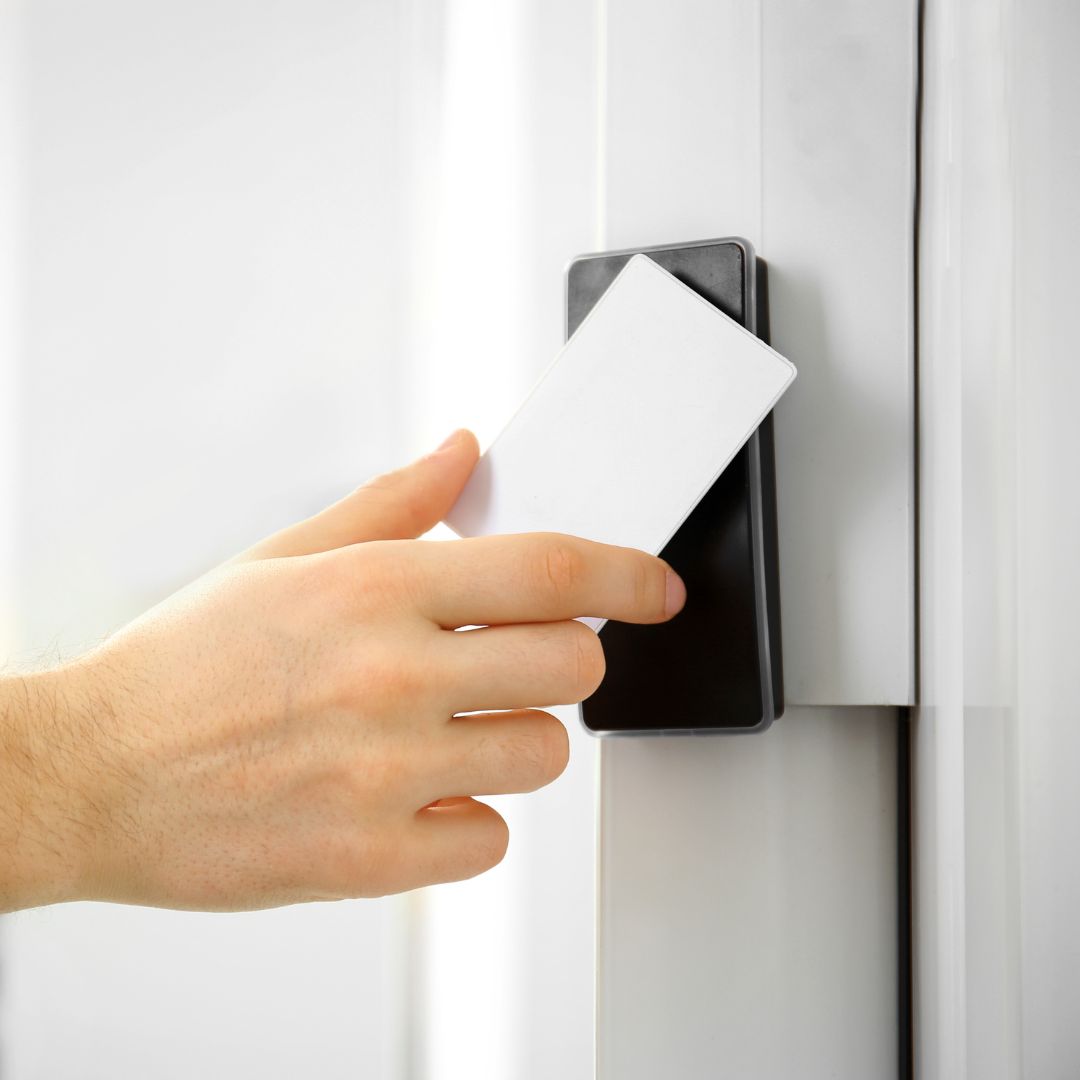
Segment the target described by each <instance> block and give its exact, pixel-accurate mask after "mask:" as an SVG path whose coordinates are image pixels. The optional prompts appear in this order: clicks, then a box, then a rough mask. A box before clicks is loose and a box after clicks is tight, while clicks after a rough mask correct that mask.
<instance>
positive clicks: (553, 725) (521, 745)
mask: <svg viewBox="0 0 1080 1080" xmlns="http://www.w3.org/2000/svg"><path fill="white" fill-rule="evenodd" d="M506 753H507V759H508V765H509V767H510V769H511V771H512V772H513V773H514V774H515V775H518V776H520V777H521V784H522V790H524V791H535V790H536V789H537V788H539V787H543V786H544V785H545V784H550V783H551V781H552V780H554V779H555V778H556V777H557V776H559V775H560V774H561V773H562V771H563V770H564V769H565V768H566V763H567V761H568V759H569V754H570V742H569V738H568V737H567V734H566V728H565V727H563V725H562V724H561V723H560V722H559V721H558V720H557V719H556V718H555V717H554V716H552V715H551V714H550V713H545V712H534V713H532V714H531V715H530V722H529V723H528V726H525V727H523V728H522V729H521V731H519V732H518V733H516V735H515V736H514V737H513V738H512V739H511V740H509V742H508V745H507V748H506Z"/></svg>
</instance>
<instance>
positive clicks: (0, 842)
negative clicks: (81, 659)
mask: <svg viewBox="0 0 1080 1080" xmlns="http://www.w3.org/2000/svg"><path fill="white" fill-rule="evenodd" d="M71 708H72V702H71V700H70V687H69V680H68V679H67V678H66V677H65V675H64V674H63V672H61V671H49V672H40V673H36V674H32V675H25V676H11V677H7V678H2V679H0V911H14V910H17V909H19V908H26V907H37V906H39V905H41V904H51V903H56V902H58V901H61V900H68V899H72V898H73V897H72V888H73V883H74V881H75V880H76V877H77V872H78V862H79V859H78V855H77V853H78V851H79V843H78V841H79V837H80V835H81V834H82V833H83V832H84V831H85V822H84V821H83V820H82V817H83V815H81V814H80V813H78V812H77V808H76V805H75V804H76V800H75V798H74V791H73V790H72V785H71V782H70V780H69V778H68V777H69V770H68V769H67V767H66V763H65V761H64V757H65V753H66V750H65V746H64V745H63V744H64V742H66V741H67V740H62V739H61V738H60V736H59V732H60V730H61V726H62V725H61V724H60V723H58V720H59V719H60V718H61V717H62V716H66V715H68V714H70V712H71Z"/></svg>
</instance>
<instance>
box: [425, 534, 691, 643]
mask: <svg viewBox="0 0 1080 1080" xmlns="http://www.w3.org/2000/svg"><path fill="white" fill-rule="evenodd" d="M414 559H415V566H414V569H415V572H416V576H417V577H418V579H419V581H418V592H419V594H420V605H421V609H422V613H423V614H425V615H426V616H427V617H428V618H430V619H432V620H433V621H434V622H436V623H438V624H439V625H440V626H443V627H458V626H488V625H493V624H498V623H529V622H549V621H554V620H561V619H575V618H578V617H580V616H583V615H592V616H597V617H599V618H605V619H618V620H621V621H623V622H632V623H655V622H663V621H664V620H665V619H669V618H671V616H672V615H674V614H675V613H676V612H678V611H679V610H680V608H681V607H682V605H683V603H684V602H685V600H686V589H685V587H684V586H683V583H682V581H681V579H680V578H679V576H678V575H677V574H676V573H675V572H674V571H673V570H672V569H671V568H670V567H669V566H668V565H667V563H665V562H664V561H663V560H662V559H658V558H656V557H654V556H652V555H649V554H647V553H646V552H644V551H638V550H636V549H635V548H627V547H617V546H615V545H611V544H601V543H597V542H595V541H592V540H585V539H582V538H581V537H577V536H569V535H566V534H563V533H517V534H512V535H508V536H481V537H472V538H469V539H465V540H452V541H446V542H441V543H424V544H418V545H416V552H415V554H414Z"/></svg>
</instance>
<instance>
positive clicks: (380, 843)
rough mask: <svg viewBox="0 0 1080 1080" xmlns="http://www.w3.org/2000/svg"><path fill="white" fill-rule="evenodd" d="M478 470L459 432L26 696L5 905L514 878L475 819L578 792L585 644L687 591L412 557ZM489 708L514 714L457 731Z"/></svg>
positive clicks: (500, 556)
mask: <svg viewBox="0 0 1080 1080" xmlns="http://www.w3.org/2000/svg"><path fill="white" fill-rule="evenodd" d="M477 453H478V451H477V445H476V440H475V438H474V437H473V435H472V434H471V433H469V432H464V431H463V432H457V433H455V435H454V436H451V438H450V439H449V440H447V443H445V444H444V445H443V447H442V448H440V449H439V450H438V451H436V452H435V453H433V454H429V455H428V456H426V457H424V458H421V459H420V460H419V461H417V462H414V463H413V464H412V465H410V466H407V467H406V468H404V469H400V470H398V471H397V472H394V473H390V474H387V475H386V476H382V477H378V478H376V479H375V480H373V481H371V482H370V483H368V484H366V485H365V486H363V487H361V488H359V489H357V490H356V491H355V492H353V493H352V494H351V495H349V496H347V497H346V498H345V499H343V500H341V501H340V502H338V503H336V504H335V505H333V506H331V507H330V508H329V509H327V510H324V511H323V512H322V513H320V514H317V515H315V516H314V517H313V518H310V519H308V520H307V521H304V522H301V523H300V524H298V525H295V526H292V527H291V528H288V529H285V530H283V531H282V532H280V533H277V534H275V535H274V536H271V537H270V538H268V539H267V540H264V541H263V542H261V543H259V544H257V545H256V546H255V547H253V548H251V549H250V550H248V551H246V552H244V553H243V554H241V555H239V556H237V557H236V558H235V559H233V560H231V561H230V562H228V563H226V564H224V565H223V566H221V567H218V568H217V569H216V570H214V571H211V572H210V573H208V574H207V575H205V576H204V577H202V578H200V579H199V580H197V581H196V582H194V583H193V584H192V585H190V586H188V587H187V588H185V589H183V590H181V591H180V592H179V593H177V594H175V595H174V596H173V597H171V598H170V599H168V600H166V601H165V602H164V603H162V604H160V605H159V606H158V607H156V608H154V609H153V610H151V611H150V612H148V613H147V614H146V615H144V616H142V617H141V618H139V619H137V620H136V621H135V622H133V623H132V624H130V625H129V626H128V627H126V628H125V629H123V630H122V631H120V632H119V633H117V634H116V635H114V636H113V637H112V638H110V639H109V640H108V641H106V642H105V643H104V644H103V645H101V646H99V647H98V648H97V649H95V650H93V651H92V652H90V653H89V654H87V655H86V656H84V657H82V658H80V659H79V660H77V661H75V662H73V663H71V664H68V665H66V666H64V667H61V668H58V669H56V670H54V671H51V672H44V673H41V674H38V675H33V676H29V677H27V678H25V679H22V680H18V689H17V690H16V689H15V688H14V687H13V685H12V684H11V683H10V682H9V683H7V684H4V685H5V686H6V689H7V691H8V693H7V695H6V698H5V697H3V696H0V714H2V712H3V704H4V701H5V700H6V701H7V703H8V709H7V713H8V718H9V720H11V719H12V718H13V717H15V718H16V719H18V718H19V717H21V718H22V719H23V721H25V722H23V723H15V724H14V725H10V724H9V725H8V727H7V728H6V729H5V730H6V736H5V739H6V742H7V743H8V744H10V745H9V746H8V751H9V752H8V753H7V754H6V755H5V758H6V765H7V767H6V770H5V772H4V774H3V776H4V778H6V780H7V781H8V782H6V783H4V785H3V786H4V788H5V790H6V791H7V792H8V793H9V796H10V795H13V796H14V800H15V806H14V807H13V806H12V805H11V800H10V798H8V799H7V800H6V802H7V804H8V809H9V812H8V815H7V817H8V819H9V820H6V821H3V820H0V852H2V853H5V854H7V855H9V856H10V857H9V860H8V861H9V865H8V867H7V869H8V871H9V872H8V873H7V875H6V878H5V882H6V895H4V887H5V886H4V885H0V903H2V902H3V901H4V900H6V902H7V905H8V906H9V907H20V906H29V905H31V904H38V903H49V902H55V901H58V900H72V899H95V900H111V901H117V902H121V903H133V904H147V905H154V906H160V907H175V908H189V909H203V910H235V909H250V908H261V907H272V906H276V905H280V904H289V903H296V902H300V901H308V900H330V899H341V898H345V897H358V896H376V895H381V894H385V893H390V892H399V891H403V890H407V889H413V888H416V887H418V886H421V885H427V884H430V883H433V882H440V881H453V880H457V879H461V878H466V877H470V876H472V875H474V874H477V873H479V872H481V871H483V870H486V869H488V868H490V867H491V866H493V865H495V864H496V863H497V862H499V860H500V859H501V858H502V856H503V853H504V852H505V849H506V845H507V839H508V836H507V829H506V825H505V823H504V821H503V819H502V818H501V817H500V816H499V815H498V814H497V813H496V812H495V811H494V810H493V809H492V808H490V807H489V806H486V805H485V804H483V803H481V802H477V801H476V800H475V799H473V798H472V796H475V795H494V794H503V793H509V792H526V791H532V790H534V789H536V788H538V787H540V786H542V785H544V784H547V783H549V782H550V781H551V780H553V779H554V778H555V777H557V776H558V775H559V774H560V773H561V772H562V770H563V768H564V767H565V765H566V760H567V737H566V732H565V730H564V728H563V727H562V725H561V724H560V723H559V721H558V720H557V719H556V718H555V717H553V716H552V715H550V714H549V713H547V712H543V711H540V710H538V709H536V708H532V707H531V706H535V705H538V704H539V705H558V704H570V703H573V702H577V701H580V700H582V699H583V698H585V697H587V696H588V695H589V694H590V693H592V692H593V691H594V690H595V689H596V687H597V686H598V685H599V683H600V680H601V678H602V677H603V672H604V661H603V652H602V649H601V645H600V640H599V638H598V637H597V635H596V634H595V633H594V632H593V631H592V630H590V629H589V628H588V627H586V626H584V625H583V624H581V623H579V622H575V621H573V620H574V619H575V618H576V617H577V616H582V615H593V616H600V617H606V618H611V619H621V620H626V621H630V622H659V621H662V620H664V619H667V618H669V617H671V616H672V615H673V614H675V612H676V611H677V610H678V609H679V608H681V606H682V603H683V601H684V599H685V590H684V589H683V587H682V583H681V582H680V581H679V579H678V578H677V577H676V576H675V575H674V574H673V573H672V572H670V570H669V568H668V566H667V564H666V563H664V562H663V561H662V560H660V559H657V558H654V557H652V556H650V555H647V554H645V553H644V552H640V551H636V550H633V549H630V548H620V547H612V546H608V545H603V544H597V543H592V542H590V541H586V540H582V539H580V538H576V537H571V536H565V535H560V534H555V533H531V534H518V535H512V536H494V537H482V538H475V539H467V540H451V541H421V540H417V539H415V537H417V536H419V535H420V534H422V533H424V532H426V531H427V530H428V529H430V528H431V527H432V526H433V525H435V524H436V523H437V522H438V521H440V520H441V519H442V518H443V516H444V515H445V514H446V513H447V512H448V511H449V509H450V507H451V506H452V505H453V503H454V502H455V500H456V498H457V496H458V494H459V492H460V490H461V488H462V487H463V485H464V483H465V481H466V480H467V478H468V476H469V474H470V472H471V471H472V469H473V466H474V465H475V463H476V460H477ZM466 626H478V627H481V628H479V629H471V630H463V631H461V632H453V631H454V629H455V628H459V627H466ZM20 701H22V702H23V705H22V706H20V705H19V702H20ZM477 710H509V711H499V712H491V711H484V712H480V713H479V714H477V715H467V716H461V715H456V714H460V713H463V712H472V713H475V712H476V711H477ZM12 761H14V762H15V763H16V764H17V765H18V768H17V769H16V770H15V772H13V771H12V769H11V763H12ZM19 776H21V778H22V779H21V780H20V779H19ZM27 778H30V782H29V783H27V782H26V781H27ZM0 813H2V812H0ZM16 819H17V821H16ZM13 821H16V823H17V825H18V827H17V828H14V829H13V827H12V823H13Z"/></svg>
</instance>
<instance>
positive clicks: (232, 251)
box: [0, 0, 418, 1080]
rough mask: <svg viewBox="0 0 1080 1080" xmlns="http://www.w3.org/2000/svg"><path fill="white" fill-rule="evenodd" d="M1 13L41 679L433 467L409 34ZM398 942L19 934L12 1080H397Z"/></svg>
mask: <svg viewBox="0 0 1080 1080" xmlns="http://www.w3.org/2000/svg"><path fill="white" fill-rule="evenodd" d="M0 11H2V14H3V19H4V21H3V25H2V26H0V41H3V42H4V48H5V50H10V51H12V52H14V53H16V55H17V58H18V60H19V62H20V64H21V85H20V86H19V87H18V88H17V89H18V90H19V95H18V98H17V99H15V100H17V102H18V112H19V115H18V117H16V118H15V119H16V121H17V123H12V124H7V123H5V124H4V125H3V127H2V128H0V134H2V136H3V138H4V145H3V147H2V149H0V158H2V160H3V161H4V163H5V172H7V171H8V170H11V171H13V172H14V173H15V174H16V179H17V181H18V186H17V188H16V189H15V191H16V198H17V202H16V203H15V205H14V206H12V204H11V196H10V189H9V198H8V201H7V203H6V204H5V210H6V209H8V208H9V207H11V209H12V211H13V216H14V217H15V218H16V219H17V223H18V233H19V237H18V239H19V244H18V247H17V252H18V255H17V265H16V266H14V267H13V268H12V278H13V279H14V280H8V278H7V277H5V278H4V279H3V284H4V286H5V290H6V291H5V295H4V296H3V297H2V298H0V299H2V302H3V304H4V308H5V325H6V326H7V327H17V331H16V330H12V331H11V332H12V333H17V337H18V340H17V346H18V347H17V350H16V352H15V353H14V355H13V356H9V357H8V358H7V359H6V361H5V368H4V375H3V379H4V382H3V386H4V387H5V389H8V388H10V387H11V386H12V384H13V383H16V382H17V389H18V396H17V400H16V401H15V402H12V401H10V400H9V399H8V398H7V397H6V396H5V400H4V402H3V407H4V408H5V409H7V408H14V409H15V410H17V413H18V417H19V421H20V426H19V429H18V434H17V439H18V442H17V446H16V447H14V449H15V450H16V451H17V460H16V463H15V464H16V466H17V477H18V485H19V488H18V492H17V497H16V501H15V502H14V505H12V503H11V502H10V501H9V502H7V503H5V505H4V506H3V507H0V520H2V521H3V527H4V532H5V534H6V537H7V538H13V539H14V544H15V556H16V559H17V569H18V596H17V601H18V602H17V616H18V627H17V629H18V646H19V648H18V651H19V656H20V659H22V660H24V661H28V662H31V663H34V662H37V661H38V660H39V659H41V658H46V659H48V658H51V657H53V656H54V655H55V654H56V653H58V652H59V653H61V654H69V653H70V652H71V651H72V650H75V649H78V648H79V647H80V646H81V645H82V644H84V643H87V642H91V641H93V640H95V639H97V638H98V637H99V636H100V635H101V634H103V633H104V632H106V631H108V630H109V629H110V628H112V627H115V626H116V625H118V624H120V623H122V622H123V621H124V620H126V619H128V618H129V617H131V616H133V615H135V614H136V613H138V612H139V611H141V610H142V609H144V608H145V607H146V606H148V605H149V604H151V603H152V602H154V601H156V600H157V599H158V598H160V597H161V596H163V595H165V594H166V593H168V592H169V591H171V590H172V589H173V588H174V587H175V586H178V585H179V584H181V583H183V582H185V581H186V580H188V579H190V578H191V577H192V576H194V575H196V574H198V573H199V572H201V571H202V570H203V569H205V568H207V567H209V566H211V565H212V564H214V563H215V562H216V561H218V560H220V559H221V558H223V557H225V556H227V555H229V554H231V553H232V552H234V551H235V550H237V549H238V548H239V547H241V546H243V545H245V544H247V543H249V542H250V541H252V540H254V539H256V538H257V537H259V536H260V535H262V534H264V533H265V532H267V531H269V530H271V529H273V528H275V527H277V526H279V525H282V524H285V523H286V522H289V521H290V520H292V519H294V518H296V517H298V516H301V515H304V514H306V513H308V512H309V511H311V510H313V509H314V508H316V507H318V506H319V505H321V504H323V503H324V502H326V501H329V500H331V499H333V498H335V497H337V496H338V495H339V494H341V493H343V492H344V491H346V490H348V489H349V488H350V487H351V486H352V485H354V484H356V483H357V482H359V481H360V480H362V479H364V478H365V477H367V476H368V475H370V474H372V473H373V472H375V471H378V470H381V469H383V468H386V467H389V466H390V465H392V464H394V463H395V462H397V461H399V460H401V459H402V458H404V457H405V456H406V454H407V453H411V452H412V451H413V450H414V449H418V447H416V446H415V445H412V444H411V443H410V441H409V439H408V438H407V433H408V426H407V424H406V418H405V411H404V405H403V399H404V398H403V395H404V391H403V389H402V385H403V384H402V381H401V379H400V378H399V374H398V373H399V370H400V369H401V355H402V354H401V332H400V318H401V314H402V305H401V296H402V287H401V273H402V252H401V246H400V245H401V236H402V231H403V230H402V210H401V205H400V202H399V190H400V180H401V154H400V152H399V112H398V110H399V106H400V101H401V97H400V83H399V67H398V65H399V48H400V45H401V40H400V28H399V22H398V20H399V15H398V11H397V6H396V5H395V4H394V3H391V2H382V0H368V2H365V3H359V4H358V3H352V2H345V0H283V2H279V3H275V4H272V5H269V4H259V3H255V2H253V0H213V2H210V0H194V2H193V0H184V2H166V3H155V4H142V3H138V2H135V0H102V2H100V3H95V4H89V5H88V4H79V3H74V2H62V0H35V2H34V3H28V4H25V5H24V6H22V9H21V13H20V12H19V11H17V9H15V8H14V7H13V6H12V5H5V6H4V8H3V9H0ZM0 70H2V71H3V75H2V76H0V77H2V78H4V79H5V80H9V81H10V80H11V77H12V76H11V69H9V68H7V67H4V68H2V69H0ZM5 89H7V87H5ZM4 98H5V106H4V107H5V109H8V108H9V105H8V101H9V99H8V97H7V94H6V93H5V95H4ZM0 258H2V259H5V260H8V259H10V258H11V249H10V248H7V247H6V246H5V250H4V251H3V252H0ZM5 269H6V267H5ZM3 344H4V345H7V340H5V341H4V343H3ZM0 439H3V440H5V441H8V442H10V441H11V439H12V436H11V434H10V432H9V430H8V429H6V428H5V429H4V430H3V431H0ZM395 919H396V915H395V905H394V903H393V902H388V903H382V902H380V903H372V904H339V905H313V906H306V907H298V908H293V909H289V910H283V911H278V912H265V913H259V914H254V915H194V914H181V913H173V912H160V911H154V910H147V909H138V908H119V907H109V906H105V905H93V904H79V905H72V906H66V907H58V908H53V909H45V910H40V911H29V912H23V913H20V914H16V915H13V916H9V917H5V918H4V920H3V925H2V939H0V966H2V976H0V1039H2V1044H3V1074H4V1076H5V1077H11V1078H13V1080H30V1078H36V1077H56V1076H79V1077H85V1078H91V1077H102V1078H106V1077H107V1078H109V1080H122V1078H125V1077H131V1078H135V1077H140V1078H141V1077H147V1076H154V1077H161V1078H167V1077H177V1078H179V1077H185V1078H186V1077H191V1076H205V1077H235V1076H255V1075H259V1076H266V1077H275V1076H276V1077H295V1076H304V1075H317V1076H320V1077H335V1076H340V1077H345V1076H356V1075H370V1076H382V1075H387V1074H388V1072H389V1071H390V1070H391V1069H392V1068H393V1063H394V1061H395V1060H396V1059H397V1056H398V1055H399V1052H400V1050H401V1046H400V1045H399V1044H398V1042H397V1039H398V1036H399V1025H398V1016H397V1012H398V1009H397V1006H398V1000H397V998H396V997H395V994H396V993H397V990H396V989H395V981H394V980H395V979H398V978H399V977H400V973H397V972H395V970H394V969H395V968H396V966H397V960H398V957H397V953H396V952H395V949H396V945H395V940H396V939H395V937H394V934H395V933H396V928H395ZM384 969H385V970H384Z"/></svg>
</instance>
